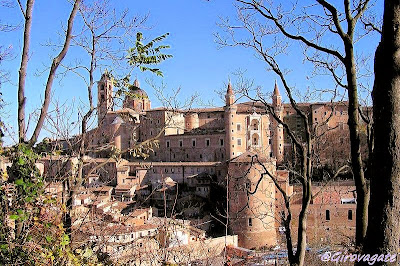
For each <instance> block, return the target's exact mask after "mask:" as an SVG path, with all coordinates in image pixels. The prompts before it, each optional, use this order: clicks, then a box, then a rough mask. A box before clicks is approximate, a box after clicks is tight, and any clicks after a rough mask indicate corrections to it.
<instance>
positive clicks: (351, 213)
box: [347, 210, 353, 220]
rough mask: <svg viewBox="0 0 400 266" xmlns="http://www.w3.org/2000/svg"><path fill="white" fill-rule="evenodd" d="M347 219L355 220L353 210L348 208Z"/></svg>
mask: <svg viewBox="0 0 400 266" xmlns="http://www.w3.org/2000/svg"><path fill="white" fill-rule="evenodd" d="M347 219H349V220H353V210H348V211H347Z"/></svg>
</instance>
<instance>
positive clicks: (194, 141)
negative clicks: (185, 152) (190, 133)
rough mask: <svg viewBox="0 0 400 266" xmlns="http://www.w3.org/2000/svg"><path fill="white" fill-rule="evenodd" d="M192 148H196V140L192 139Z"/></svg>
mask: <svg viewBox="0 0 400 266" xmlns="http://www.w3.org/2000/svg"><path fill="white" fill-rule="evenodd" d="M192 146H193V147H196V139H192Z"/></svg>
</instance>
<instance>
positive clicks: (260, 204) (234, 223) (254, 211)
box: [228, 152, 277, 249]
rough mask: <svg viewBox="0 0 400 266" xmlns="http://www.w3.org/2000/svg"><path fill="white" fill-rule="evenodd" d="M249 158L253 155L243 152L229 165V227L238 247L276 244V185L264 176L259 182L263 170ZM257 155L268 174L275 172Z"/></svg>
mask: <svg viewBox="0 0 400 266" xmlns="http://www.w3.org/2000/svg"><path fill="white" fill-rule="evenodd" d="M252 156H256V153H252V152H246V153H243V154H242V155H240V156H238V157H236V158H234V159H233V160H231V161H230V162H229V165H228V179H229V180H228V189H229V191H228V194H229V227H230V229H231V230H232V233H233V234H236V235H238V242H239V246H240V247H244V248H249V249H251V248H260V247H263V246H273V245H276V243H277V235H276V230H275V207H276V206H275V186H274V184H273V182H272V180H271V179H270V178H265V177H264V178H262V180H261V181H260V182H259V179H260V178H261V175H260V173H263V172H264V168H263V166H262V165H260V164H258V163H255V162H252V161H251V159H252ZM257 156H258V159H259V160H260V161H261V163H262V164H263V165H264V166H265V167H267V169H268V170H269V171H271V172H274V170H275V165H274V164H273V162H272V161H270V160H267V159H266V158H265V157H264V156H262V157H261V156H260V155H257ZM254 161H257V160H254ZM257 184H258V185H257ZM248 192H255V193H254V194H249V193H248Z"/></svg>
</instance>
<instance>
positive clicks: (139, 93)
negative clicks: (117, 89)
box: [129, 79, 149, 98]
mask: <svg viewBox="0 0 400 266" xmlns="http://www.w3.org/2000/svg"><path fill="white" fill-rule="evenodd" d="M129 92H130V93H132V96H133V97H135V96H136V97H137V98H149V97H148V96H147V93H146V92H145V91H144V90H142V89H141V88H140V84H139V81H138V80H137V79H135V82H134V83H133V85H131V86H129Z"/></svg>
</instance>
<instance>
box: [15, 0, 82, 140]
mask: <svg viewBox="0 0 400 266" xmlns="http://www.w3.org/2000/svg"><path fill="white" fill-rule="evenodd" d="M80 2H81V1H80V0H76V1H74V4H73V8H72V10H71V13H70V15H69V18H68V24H67V29H66V33H65V40H64V43H63V45H62V49H61V51H60V52H59V54H58V55H57V56H56V57H55V58H54V59H53V62H52V65H51V68H50V70H49V75H48V78H47V82H46V88H45V92H44V101H43V104H42V107H41V111H40V116H39V120H38V122H37V124H36V127H35V130H34V132H33V134H32V137H31V138H30V140H29V144H30V145H31V146H33V145H34V144H35V143H36V141H37V139H38V137H39V134H40V131H41V129H42V126H43V123H44V120H45V118H46V115H47V111H48V108H49V104H50V98H51V89H52V86H53V81H54V78H55V76H56V72H57V68H58V67H59V65H60V64H61V62H62V60H63V59H64V57H65V55H66V54H67V52H68V49H69V46H70V43H71V38H72V29H73V24H74V19H75V16H76V13H77V12H78V8H79V5H80ZM18 3H19V5H20V7H21V13H22V15H23V18H24V38H23V49H22V55H21V65H20V69H19V80H18V136H19V142H20V143H23V142H25V141H26V130H27V129H26V127H25V124H26V123H25V120H26V119H25V102H26V97H25V85H26V75H27V68H28V61H29V49H30V40H31V28H32V16H33V6H34V3H35V1H34V0H27V1H26V6H25V9H24V8H23V6H22V4H21V2H20V1H18Z"/></svg>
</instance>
